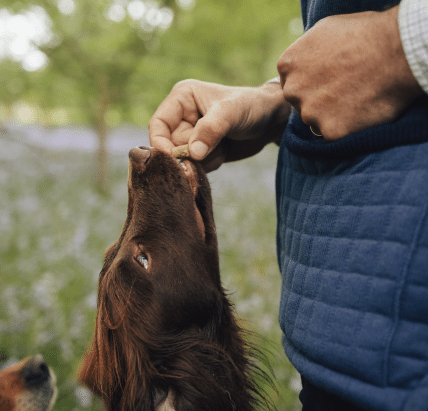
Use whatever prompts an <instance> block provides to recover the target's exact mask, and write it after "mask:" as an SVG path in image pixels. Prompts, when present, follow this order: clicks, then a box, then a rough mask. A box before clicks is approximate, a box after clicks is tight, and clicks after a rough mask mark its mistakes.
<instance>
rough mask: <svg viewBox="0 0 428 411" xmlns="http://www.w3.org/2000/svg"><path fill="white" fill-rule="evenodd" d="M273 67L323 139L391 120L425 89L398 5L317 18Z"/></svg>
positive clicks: (294, 103)
mask: <svg viewBox="0 0 428 411" xmlns="http://www.w3.org/2000/svg"><path fill="white" fill-rule="evenodd" d="M277 67H278V72H279V74H280V78H281V85H282V86H283V93H284V98H285V100H286V101H288V102H289V103H290V104H291V105H292V106H293V107H294V109H295V110H296V111H297V112H298V113H299V114H300V116H301V117H302V120H303V121H304V122H305V123H306V124H307V125H309V126H311V127H312V130H313V131H315V132H316V133H321V134H322V135H323V137H324V138H325V139H327V140H336V139H339V138H341V137H344V136H346V135H348V134H350V133H354V132H357V131H361V130H364V129H366V128H368V127H371V126H374V125H379V124H382V123H386V122H390V121H393V120H395V119H396V118H398V117H399V116H400V115H401V114H402V113H403V112H404V110H405V109H406V108H407V107H408V106H409V105H410V103H411V102H412V101H413V100H414V99H415V98H416V97H418V96H419V95H421V94H422V93H423V91H422V89H421V88H420V86H419V84H418V83H417V81H416V79H415V78H414V76H413V74H412V72H411V70H410V67H409V65H408V63H407V60H406V57H405V54H404V51H403V48H402V45H401V40H400V34H399V29H398V6H396V7H394V8H392V9H390V10H387V11H384V12H363V13H356V14H350V15H339V16H331V17H327V18H325V19H322V20H320V21H319V22H318V23H317V24H315V26H314V27H312V28H311V29H310V30H309V31H308V32H306V33H305V34H304V35H303V36H302V37H301V38H300V39H298V40H297V41H296V42H295V43H294V44H292V45H291V46H290V47H289V48H288V49H287V50H286V51H285V52H284V53H283V54H282V56H281V57H280V59H279V61H278V65H277Z"/></svg>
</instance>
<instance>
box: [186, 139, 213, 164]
mask: <svg viewBox="0 0 428 411" xmlns="http://www.w3.org/2000/svg"><path fill="white" fill-rule="evenodd" d="M189 150H190V155H191V157H192V158H194V159H195V160H198V161H200V160H203V159H204V158H205V157H206V155H207V154H208V151H209V147H208V146H207V145H206V144H205V143H203V142H202V141H194V142H193V143H192V144H190V147H189Z"/></svg>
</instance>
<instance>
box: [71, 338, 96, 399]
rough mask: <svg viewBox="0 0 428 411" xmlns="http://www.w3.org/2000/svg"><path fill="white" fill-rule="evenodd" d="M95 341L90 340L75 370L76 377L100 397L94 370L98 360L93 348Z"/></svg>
mask: <svg viewBox="0 0 428 411" xmlns="http://www.w3.org/2000/svg"><path fill="white" fill-rule="evenodd" d="M94 345H95V343H94V341H92V343H91V347H90V348H89V349H88V350H86V352H85V354H84V355H83V359H82V362H81V364H80V366H79V369H78V371H77V379H78V380H79V381H80V382H82V383H83V384H85V385H86V386H87V387H88V388H89V389H90V390H91V391H92V392H93V393H94V394H96V395H98V396H100V397H102V393H101V387H100V386H99V381H98V377H97V374H96V370H97V369H98V366H99V365H98V361H97V355H96V350H95V346H94Z"/></svg>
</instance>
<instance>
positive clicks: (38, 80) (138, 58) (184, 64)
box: [0, 0, 299, 127]
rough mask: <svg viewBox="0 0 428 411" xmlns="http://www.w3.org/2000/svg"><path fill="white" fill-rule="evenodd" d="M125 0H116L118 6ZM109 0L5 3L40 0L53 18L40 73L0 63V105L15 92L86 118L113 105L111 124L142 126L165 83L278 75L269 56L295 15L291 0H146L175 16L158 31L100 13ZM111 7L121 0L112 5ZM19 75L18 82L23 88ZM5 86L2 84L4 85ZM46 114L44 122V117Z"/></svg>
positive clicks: (274, 55) (284, 40)
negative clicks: (188, 2)
mask: <svg viewBox="0 0 428 411" xmlns="http://www.w3.org/2000/svg"><path fill="white" fill-rule="evenodd" d="M128 3H129V1H128V0H124V1H123V2H121V3H120V4H123V5H124V6H125V7H126V6H127V4H128ZM112 4H114V2H113V1H112V0H80V1H76V2H75V5H76V9H75V11H74V12H73V13H71V14H63V13H62V12H60V11H59V8H58V7H57V5H56V2H51V1H49V0H26V1H21V2H17V1H8V2H6V3H5V4H4V6H3V7H7V8H8V9H10V10H11V11H12V12H15V13H16V12H20V11H24V10H27V9H28V8H29V7H31V6H40V7H42V8H43V9H44V10H45V12H46V13H47V15H48V16H49V18H50V20H51V27H50V29H51V31H52V33H53V37H52V39H51V40H50V41H49V42H48V43H47V44H45V45H39V48H40V49H41V50H42V51H43V52H44V53H45V54H46V55H47V56H48V57H49V64H48V65H47V67H45V68H44V69H43V70H40V71H38V72H33V73H28V72H27V73H26V72H25V71H24V70H15V71H14V72H13V71H12V70H10V69H8V67H10V62H9V61H7V60H0V68H1V69H2V72H4V71H5V70H7V71H6V72H7V73H8V76H2V77H3V78H7V82H12V83H13V84H16V83H17V82H16V81H15V78H17V79H19V83H20V84H21V87H16V86H15V87H11V88H12V90H9V88H10V87H4V88H2V90H1V91H0V104H4V105H10V104H11V102H13V101H16V100H17V99H23V100H26V101H28V102H30V103H32V104H35V105H38V106H39V107H41V108H42V110H44V111H45V112H47V111H49V110H52V109H56V108H63V109H67V110H68V114H69V121H71V122H83V123H89V124H92V125H93V126H94V127H96V126H97V121H98V122H99V116H100V113H104V114H106V113H108V112H109V111H110V112H113V113H114V115H113V116H111V115H110V121H112V119H114V123H115V124H116V123H118V122H123V121H125V122H131V123H136V124H140V125H145V124H147V122H148V120H149V119H150V116H151V114H152V113H153V111H154V110H155V109H156V107H157V106H158V105H159V103H160V102H161V101H162V100H163V98H164V97H165V95H166V94H167V93H168V92H169V91H170V89H171V88H172V86H173V85H174V84H175V83H176V82H177V81H180V80H183V79H185V78H198V79H201V80H205V81H216V82H219V83H223V84H231V85H259V84H261V83H263V82H264V81H266V80H267V79H269V78H270V77H273V76H275V75H276V61H277V59H278V57H279V55H280V54H281V53H282V52H283V51H284V50H285V48H286V47H287V46H288V45H289V44H290V43H291V42H293V41H294V40H295V39H296V35H295V34H292V33H291V32H290V30H289V22H290V20H291V19H293V18H296V17H298V15H299V6H298V2H296V1H292V0H284V1H283V2H281V3H280V4H278V3H277V2H274V1H268V2H266V1H262V0H251V1H243V0H240V1H239V0H238V1H234V2H229V1H226V0H222V1H216V2H212V1H208V0H196V2H195V4H194V6H193V7H191V8H189V9H182V8H180V7H178V6H177V5H176V3H175V2H174V1H158V2H156V3H154V2H152V3H149V2H147V3H146V4H147V5H152V6H153V7H156V9H158V10H159V9H162V7H164V6H168V7H169V8H170V10H171V11H172V12H173V18H174V20H173V23H172V25H171V26H170V27H169V28H168V29H167V30H164V29H160V28H156V27H154V26H150V25H147V24H142V23H141V22H140V21H136V20H133V19H131V18H130V17H129V15H126V17H125V18H123V19H122V20H120V21H117V22H116V21H113V20H111V19H109V18H107V17H106V15H107V12H108V10H109V7H110V6H111V5H112ZM118 4H119V3H118ZM24 79H25V84H26V87H22V83H23V80H24ZM6 86H7V84H6ZM45 121H47V122H49V121H52V120H51V119H50V118H49V116H47V117H46V118H45Z"/></svg>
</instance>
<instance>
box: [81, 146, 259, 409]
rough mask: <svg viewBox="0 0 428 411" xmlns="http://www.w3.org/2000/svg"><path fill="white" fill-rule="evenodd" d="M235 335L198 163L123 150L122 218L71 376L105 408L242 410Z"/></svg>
mask: <svg viewBox="0 0 428 411" xmlns="http://www.w3.org/2000/svg"><path fill="white" fill-rule="evenodd" d="M106 224H108V222H106ZM239 331H240V330H239V327H238V326H237V324H236V322H235V319H234V317H233V314H232V310H231V305H230V302H229V300H228V299H227V297H226V295H225V293H224V290H223V289H222V286H221V282H220V275H219V262H218V251H217V238H216V233H215V227H214V220H213V212H212V200H211V192H210V188H209V184H208V180H207V178H206V176H205V173H204V172H203V170H202V168H201V166H200V165H198V164H195V163H193V162H192V161H189V160H184V161H182V162H178V161H177V160H176V159H174V158H172V157H170V156H168V155H166V154H164V153H162V152H160V151H157V150H155V149H148V148H144V147H142V148H135V149H132V150H131V151H130V153H129V177H128V210H127V218H126V222H125V225H124V228H123V231H122V234H121V235H120V237H119V239H118V241H117V242H116V243H115V244H113V245H112V246H111V247H110V248H109V249H108V250H107V252H106V256H105V262H104V266H103V268H102V271H101V273H100V278H99V289H98V307H97V318H96V326H95V336H94V339H93V343H92V347H91V348H90V349H89V350H88V352H87V353H86V355H85V357H84V361H83V365H82V368H81V370H80V372H79V378H80V379H81V380H82V381H83V382H84V383H85V384H86V385H87V386H89V387H90V388H91V389H92V390H93V391H94V392H95V393H97V394H98V395H100V396H102V397H103V399H104V401H105V403H106V405H107V408H108V409H109V410H113V409H114V410H117V411H119V410H125V409H126V410H134V409H135V410H137V409H138V410H147V411H152V410H170V409H176V410H178V409H186V410H201V409H205V410H222V411H226V410H233V409H240V410H245V409H247V408H246V407H245V406H244V405H242V404H247V405H248V404H250V403H251V402H252V398H253V397H252V395H253V394H252V393H250V392H251V391H255V390H254V388H253V386H252V383H250V381H249V379H248V378H247V376H246V372H247V369H248V368H251V365H249V363H248V361H247V359H246V356H245V354H246V352H245V348H244V343H243V341H242V339H241V337H240V334H239ZM248 409H249V408H248Z"/></svg>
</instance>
